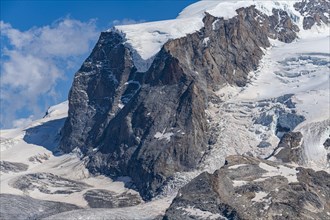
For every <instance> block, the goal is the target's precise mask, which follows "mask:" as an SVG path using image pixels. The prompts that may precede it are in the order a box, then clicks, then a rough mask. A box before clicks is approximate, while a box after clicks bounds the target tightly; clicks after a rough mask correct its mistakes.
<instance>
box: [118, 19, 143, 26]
mask: <svg viewBox="0 0 330 220" xmlns="http://www.w3.org/2000/svg"><path fill="white" fill-rule="evenodd" d="M143 22H146V21H145V20H134V19H130V18H124V19H122V20H114V21H113V22H112V25H114V26H116V25H128V24H138V23H143Z"/></svg>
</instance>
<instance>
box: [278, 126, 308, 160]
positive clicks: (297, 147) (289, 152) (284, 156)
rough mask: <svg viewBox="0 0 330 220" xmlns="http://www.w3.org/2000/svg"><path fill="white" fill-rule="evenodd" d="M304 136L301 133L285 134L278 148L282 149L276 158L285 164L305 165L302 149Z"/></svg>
mask: <svg viewBox="0 0 330 220" xmlns="http://www.w3.org/2000/svg"><path fill="white" fill-rule="evenodd" d="M302 138H303V136H302V134H301V133H300V132H289V133H287V134H285V135H284V136H283V137H282V139H281V141H280V143H279V144H278V147H277V148H276V149H275V151H276V150H277V149H280V150H279V152H278V153H276V154H275V157H276V158H277V159H279V160H281V161H282V162H284V163H296V164H300V165H302V163H303V149H302V148H301V142H302Z"/></svg>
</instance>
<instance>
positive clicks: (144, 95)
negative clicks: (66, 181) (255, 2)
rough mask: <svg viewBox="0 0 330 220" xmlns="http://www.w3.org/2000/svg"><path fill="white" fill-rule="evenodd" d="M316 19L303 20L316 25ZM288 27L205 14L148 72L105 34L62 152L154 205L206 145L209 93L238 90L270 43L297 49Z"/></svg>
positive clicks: (76, 87) (263, 17)
mask: <svg viewBox="0 0 330 220" xmlns="http://www.w3.org/2000/svg"><path fill="white" fill-rule="evenodd" d="M321 2H322V4H325V5H327V6H328V5H329V3H328V2H327V1H321ZM296 8H297V9H298V10H299V9H301V8H305V3H302V4H297V5H296ZM300 12H301V13H303V14H304V13H305V11H304V10H303V9H301V10H300ZM317 13H319V10H317ZM317 13H316V12H314V11H309V15H308V16H312V17H313V19H314V20H315V21H316V23H317V22H318V21H319V20H318V18H319V16H318V15H317ZM322 18H323V17H322ZM322 18H320V19H321V20H322ZM295 19H296V18H295V17H293V16H292V15H291V14H289V13H288V12H287V11H284V10H281V9H273V10H272V12H271V15H267V14H265V13H263V12H261V11H259V10H258V9H256V7H254V6H249V7H245V8H239V9H238V10H237V15H236V16H234V17H232V18H230V19H224V18H222V17H215V16H213V15H211V14H209V13H205V16H204V18H203V20H202V21H203V27H202V28H201V29H200V30H199V31H197V32H194V33H191V34H187V35H186V36H184V37H181V38H178V39H172V40H169V41H167V42H166V43H165V44H164V45H163V46H162V48H161V50H160V51H159V52H158V53H157V54H156V55H155V57H154V58H153V62H152V63H151V65H150V67H149V68H148V70H147V71H145V72H139V71H138V67H137V66H136V64H135V62H134V59H135V56H136V51H135V50H134V48H132V47H131V46H129V45H128V44H127V43H125V42H126V40H127V39H126V36H125V33H122V32H120V31H119V30H117V29H116V28H114V29H113V30H111V31H108V32H103V33H102V34H101V36H100V39H99V41H98V43H97V44H96V46H95V48H94V50H93V52H92V53H91V55H90V56H89V58H87V60H86V61H85V62H84V63H83V65H82V67H81V69H80V70H79V71H78V72H77V73H76V74H75V77H74V82H73V85H72V88H71V91H70V94H69V117H68V119H67V120H66V123H65V126H64V128H63V129H62V139H61V143H60V149H61V150H62V151H64V152H71V151H72V150H73V149H79V150H80V151H81V152H82V154H83V157H84V159H85V161H86V164H87V167H88V168H89V170H90V171H91V172H92V173H101V174H106V175H109V176H111V177H119V176H130V177H131V178H132V180H133V182H134V183H135V186H136V187H137V189H138V190H139V191H140V193H141V195H142V196H143V197H144V199H150V198H152V197H153V196H155V195H157V193H158V192H159V190H160V187H161V186H162V185H163V184H164V183H165V182H166V181H167V180H168V179H169V178H170V177H171V176H172V175H173V174H174V173H175V172H179V171H191V170H194V169H195V168H197V167H198V165H199V163H200V161H201V160H202V158H203V155H204V153H205V151H206V150H207V149H208V148H209V146H210V145H211V144H212V140H213V139H214V138H213V137H212V136H211V132H210V131H209V124H208V121H207V116H206V114H205V110H206V108H207V103H208V101H209V100H213V99H219V98H218V97H217V96H215V95H214V91H216V90H218V89H220V88H222V87H223V86H224V85H227V84H230V85H233V86H238V87H243V86H245V85H246V84H247V82H248V81H249V77H248V74H249V72H250V71H252V70H256V69H257V68H258V65H259V63H260V60H261V58H262V56H263V55H264V52H263V51H264V50H265V49H266V48H267V47H269V46H270V41H269V39H277V40H279V41H282V42H285V43H290V42H292V41H294V40H295V39H297V37H298V35H297V34H298V32H299V31H300V29H299V27H298V26H297V24H296V21H295ZM327 19H328V18H327ZM322 21H323V20H322ZM307 23H308V22H307ZM309 23H311V22H309ZM305 27H306V28H309V25H305Z"/></svg>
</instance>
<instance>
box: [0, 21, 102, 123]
mask: <svg viewBox="0 0 330 220" xmlns="http://www.w3.org/2000/svg"><path fill="white" fill-rule="evenodd" d="M0 26H1V41H2V42H1V43H2V48H1V76H0V77H1V91H0V92H1V126H3V127H12V126H17V125H19V124H22V123H20V121H23V119H19V120H18V121H17V120H16V119H17V118H20V116H18V114H17V113H18V112H19V111H21V112H22V111H25V112H29V115H35V116H36V117H40V116H41V114H43V112H44V110H45V109H44V108H45V107H46V106H40V103H44V104H46V103H49V102H50V103H52V104H54V101H55V99H56V97H57V96H58V91H56V86H57V84H58V83H60V82H61V80H62V82H63V79H65V76H66V75H67V74H68V73H70V74H73V72H75V71H76V70H77V68H78V67H79V66H80V65H81V63H82V60H83V59H84V58H86V56H87V55H88V53H89V52H90V50H91V47H92V46H93V45H94V44H95V42H96V40H97V37H98V35H99V33H98V31H97V28H96V24H95V21H94V20H90V21H88V22H81V21H78V20H74V19H71V18H65V19H61V20H58V21H56V22H54V23H53V24H52V25H47V26H44V27H35V28H31V29H29V30H27V31H24V32H22V31H20V30H18V29H15V28H13V27H12V26H11V25H10V24H8V23H5V22H3V21H0ZM3 42H7V43H3ZM77 57H78V58H80V59H77ZM49 100H51V101H49ZM15 120H16V121H15ZM28 120H32V118H31V117H30V118H29V119H28Z"/></svg>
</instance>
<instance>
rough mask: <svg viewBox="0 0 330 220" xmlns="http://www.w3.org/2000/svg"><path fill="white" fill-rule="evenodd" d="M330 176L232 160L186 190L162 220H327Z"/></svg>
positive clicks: (239, 158)
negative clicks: (225, 219)
mask: <svg viewBox="0 0 330 220" xmlns="http://www.w3.org/2000/svg"><path fill="white" fill-rule="evenodd" d="M329 181H330V175H329V174H328V173H327V172H324V171H318V172H315V171H313V170H311V169H305V168H301V167H299V168H292V167H287V166H285V165H280V164H279V163H274V162H270V161H266V160H260V159H256V158H252V157H243V156H230V157H228V158H227V162H226V165H225V166H224V167H223V168H221V169H219V170H217V171H216V172H215V173H214V174H208V173H202V174H201V175H199V176H198V177H196V178H195V179H194V180H192V181H191V182H190V183H189V184H187V185H186V186H184V187H183V188H182V189H181V190H180V191H179V193H178V195H177V197H176V198H175V199H174V200H173V202H172V204H171V206H170V207H169V209H168V210H167V211H166V214H165V216H164V219H224V218H227V219H328V218H329V210H330V203H329V199H330V193H329V192H330V184H329Z"/></svg>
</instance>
